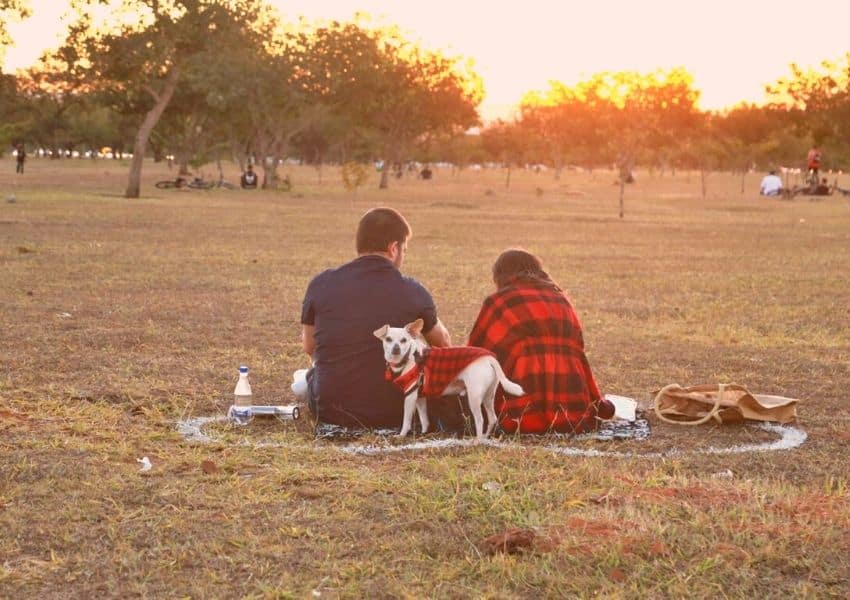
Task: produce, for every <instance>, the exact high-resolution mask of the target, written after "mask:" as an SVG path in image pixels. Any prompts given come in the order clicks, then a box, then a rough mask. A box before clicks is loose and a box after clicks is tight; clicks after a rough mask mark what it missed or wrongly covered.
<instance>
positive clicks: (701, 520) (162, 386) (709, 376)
mask: <svg viewBox="0 0 850 600" xmlns="http://www.w3.org/2000/svg"><path fill="white" fill-rule="evenodd" d="M284 171H285V172H289V173H290V175H291V177H292V179H293V182H294V184H295V185H294V189H293V191H292V192H290V193H273V192H263V191H256V192H243V191H233V192H227V191H220V190H214V191H208V192H204V191H169V190H165V191H161V190H156V189H155V188H154V187H153V185H152V184H153V182H154V181H156V180H157V179H164V178H167V177H171V176H173V175H170V174H169V173H168V172H167V170H166V168H165V167H164V166H162V165H153V164H151V165H147V166H146V172H145V185H144V187H143V192H144V196H143V197H142V198H141V199H139V200H125V199H123V198H122V197H121V192H122V190H123V188H124V185H125V174H126V167H125V166H122V165H121V164H120V163H117V162H112V161H99V162H97V163H92V162H88V161H52V162H51V161H47V160H31V161H29V162H28V163H27V173H26V174H25V175H24V176H23V177H15V176H14V165H13V163H12V162H11V160H9V159H5V160H3V161H0V193H2V196H0V598H24V597H31V598H101V597H121V598H125V597H146V598H148V597H149V598H154V597H156V598H181V597H192V598H225V597H252V598H289V597H293V598H304V597H307V598H310V597H322V598H337V597H344V598H384V597H387V598H389V597H405V598H407V597H409V598H414V597H434V598H467V597H471V598H537V597H575V596H594V595H601V596H604V597H641V598H644V597H650V598H659V597H689V598H690V597H697V598H699V597H706V598H716V597H731V598H740V597H749V598H770V597H775V598H779V597H787V596H789V595H790V596H796V597H819V598H822V597H835V598H846V597H848V596H850V582H848V577H850V566H848V565H850V561H848V556H850V502H848V499H850V491H848V486H849V485H850V466H848V460H847V455H848V453H847V447H848V443H849V442H850V411H848V408H847V402H848V390H850V281H848V274H850V201H848V199H845V198H843V197H830V198H827V199H825V200H823V201H819V202H810V201H808V200H805V199H799V198H798V199H797V200H795V201H793V202H783V201H769V200H764V199H761V198H759V197H758V196H757V193H756V190H757V186H758V179H759V177H758V176H756V175H751V176H750V177H749V180H748V182H747V187H748V189H747V191H746V192H745V193H744V194H741V192H740V177H739V176H735V177H733V176H727V175H720V174H714V175H711V176H710V177H709V179H708V196H707V198H706V199H702V197H701V194H700V182H699V177H698V176H696V175H688V174H684V173H679V174H677V175H676V176H675V177H672V176H670V175H669V174H668V175H667V176H665V177H650V176H649V175H647V174H644V173H640V174H639V181H638V183H637V184H635V185H633V186H630V187H629V188H628V190H627V195H626V216H625V218H624V219H622V220H620V219H619V218H617V191H618V190H617V187H616V186H613V185H611V182H612V175H611V174H610V173H606V172H598V173H595V174H593V175H589V174H586V173H585V174H579V173H567V174H566V175H565V176H564V178H563V179H562V180H561V181H555V180H553V177H552V175H551V173H542V174H537V175H536V174H533V173H521V174H516V173H515V174H514V180H513V185H512V188H511V189H510V190H506V189H505V187H504V185H503V179H504V174H503V173H501V172H471V171H467V172H463V173H461V174H459V175H457V176H452V174H451V173H450V172H448V171H445V170H438V171H437V172H436V176H435V180H434V181H431V182H423V181H416V180H402V181H400V182H395V181H394V182H392V187H391V189H390V190H388V191H383V192H379V191H378V190H376V189H374V187H375V186H376V183H377V179H376V176H375V175H374V174H373V175H372V179H371V180H370V182H369V183H368V184H367V189H361V190H360V192H359V193H357V194H356V195H355V194H350V193H348V192H345V191H344V190H343V189H342V186H341V184H340V179H339V175H338V173H336V172H335V171H334V170H333V169H325V171H324V173H323V174H322V179H321V180H320V179H319V177H318V173H317V172H316V171H314V170H313V169H308V168H298V167H293V168H288V169H284ZM209 174H211V173H209ZM228 175H229V178H230V180H231V181H235V180H236V178H237V177H236V175H237V173H236V172H235V171H234V170H232V169H231V172H229V173H228ZM842 183H844V182H842ZM844 187H848V186H847V184H846V183H844ZM12 196H14V198H15V200H16V201H15V202H8V201H7V199H10V198H11V197H12ZM376 205H390V206H393V207H396V208H398V209H400V210H401V211H402V212H403V213H404V214H405V215H406V216H407V217H408V219H409V220H410V222H411V224H412V226H413V230H414V237H413V240H412V241H411V244H410V251H409V255H408V257H407V261H406V264H405V271H406V272H407V273H408V274H410V275H412V276H414V277H416V278H418V279H419V280H421V281H422V282H424V283H425V284H426V285H427V286H428V287H429V288H430V289H431V291H432V292H433V294H434V297H435V299H436V300H437V304H438V310H439V313H440V316H441V318H442V319H443V321H444V322H445V323H446V325H447V326H448V328H449V329H450V331H451V332H452V334H453V337H454V339H455V341H456V342H462V341H463V340H464V339H465V337H466V335H467V333H468V332H469V329H470V327H471V325H472V322H473V320H474V319H475V316H476V315H477V312H478V308H479V306H480V303H481V300H482V299H483V297H484V296H485V295H486V294H488V293H489V292H490V291H491V286H492V284H491V282H490V277H489V270H490V265H491V264H492V262H493V260H494V259H495V257H496V256H497V255H498V253H499V252H500V251H501V250H503V249H504V248H506V247H509V246H523V247H526V248H528V249H529V250H532V251H534V252H536V253H537V254H539V255H540V256H541V257H542V258H543V259H544V262H545V264H546V266H547V268H548V269H549V271H550V273H551V274H552V275H553V277H554V278H555V279H556V280H557V281H559V282H560V283H561V284H562V285H563V287H565V288H566V289H567V290H568V291H569V294H570V296H571V298H572V300H573V302H574V304H575V306H576V308H577V310H578V312H579V315H580V317H581V319H582V321H583V324H584V328H585V339H586V341H587V348H588V355H589V358H590V362H591V365H592V366H593V367H594V371H595V373H596V375H597V378H598V380H599V383H600V385H601V387H602V388H603V391H604V392H609V393H616V394H622V395H627V396H633V397H635V398H638V399H640V400H641V401H643V402H647V401H648V399H649V397H650V396H649V394H650V392H651V390H653V389H657V388H659V387H660V386H663V385H665V384H667V383H671V382H678V383H681V384H683V385H690V384H696V383H704V382H724V381H725V382H728V381H734V382H737V383H741V384H744V385H746V386H748V387H749V388H750V390H752V391H754V392H760V393H773V394H779V395H785V396H791V397H795V398H800V399H801V400H802V402H801V403H800V405H799V408H798V413H799V419H798V422H797V426H798V427H799V428H801V429H803V430H805V431H806V432H807V433H808V435H809V437H808V440H807V441H806V442H805V443H804V444H803V445H802V446H801V447H799V448H797V449H794V450H790V451H785V452H750V453H743V454H728V455H722V454H721V455H706V454H699V453H694V452H692V451H693V450H694V449H699V448H703V447H706V446H714V447H728V446H734V445H738V444H746V443H752V442H754V441H762V440H764V439H773V438H774V437H775V436H774V435H772V434H767V433H766V432H762V431H758V430H754V429H752V428H750V427H743V426H741V427H739V426H727V427H716V426H709V425H706V426H702V427H696V428H693V427H692V428H686V427H676V426H671V425H666V424H664V423H660V422H658V421H657V420H655V419H651V422H652V427H653V431H652V436H651V438H650V440H648V441H644V442H639V441H620V442H599V441H581V442H579V441H575V442H569V441H566V442H561V444H562V445H565V446H576V447H586V448H593V449H597V450H600V451H610V450H616V451H619V452H622V453H625V454H630V455H631V456H629V457H624V458H614V457H610V456H600V457H592V458H585V457H570V456H564V455H560V454H557V453H554V452H552V451H550V450H547V449H545V448H541V447H535V445H534V444H531V445H530V446H528V447H526V446H523V445H520V444H515V445H509V447H507V448H493V447H469V448H451V449H445V450H434V451H427V452H411V451H405V452H397V453H393V454H382V455H377V456H352V455H348V454H344V453H342V452H340V451H339V449H338V448H337V447H336V446H335V445H334V444H333V443H328V442H321V443H318V442H313V440H312V436H311V432H310V424H309V423H308V422H307V421H306V420H302V421H300V422H297V423H292V422H290V423H286V424H282V423H276V422H275V423H264V422H259V421H256V420H255V422H254V423H253V424H252V425H251V426H249V427H248V428H246V430H242V429H239V430H235V429H233V428H231V427H229V426H224V425H218V426H215V427H214V428H213V430H214V431H216V432H217V433H218V434H219V436H220V439H219V441H217V442H214V443H211V444H199V443H193V442H189V441H186V440H184V439H183V438H182V437H181V435H179V433H178V432H177V431H176V429H175V422H176V421H177V420H178V419H185V418H187V417H192V416H204V415H219V414H222V413H223V412H224V410H225V409H226V408H227V406H229V404H230V400H231V394H232V390H233V386H234V384H235V379H236V367H237V366H238V365H239V364H242V363H245V364H248V365H250V367H251V369H252V370H251V382H252V386H253V388H254V394H255V397H256V398H257V401H258V402H274V403H278V402H290V401H292V397H291V392H290V391H289V383H290V374H291V372H292V371H293V370H294V369H296V368H301V367H305V366H307V360H306V357H304V356H303V355H302V352H301V350H300V342H299V332H300V325H299V316H300V306H301V299H302V295H303V292H304V289H305V287H306V285H307V283H308V281H309V279H310V277H311V276H312V275H313V274H315V273H317V272H318V271H319V270H321V269H324V268H327V267H331V266H336V265H338V264H340V263H342V262H344V261H346V260H348V259H350V258H352V257H353V255H354V242H353V232H354V228H355V225H356V222H357V220H358V218H359V216H360V215H361V214H362V213H363V212H364V211H365V210H366V209H367V208H370V207H372V206H376ZM246 441H247V442H256V443H259V442H268V441H274V442H277V443H279V445H280V447H272V446H266V447H256V446H255V445H251V444H250V443H249V444H244V443H242V442H246ZM675 451H679V452H678V453H674V452H675ZM657 452H671V454H670V455H669V457H666V458H657V455H656V454H653V456H651V457H647V456H645V455H647V454H650V453H657ZM142 456H148V457H149V458H150V460H151V462H152V463H153V469H152V470H151V471H149V472H146V473H140V472H139V464H138V463H137V459H138V458H139V457H142ZM727 470H729V471H731V473H732V476H731V477H728V473H727ZM719 473H725V474H726V475H727V476H721V475H718V474H719ZM511 528H527V529H530V530H531V531H533V532H534V534H535V536H536V537H535V539H534V543H533V544H532V548H531V549H529V550H528V551H526V552H523V553H519V554H503V553H496V554H492V555H491V554H489V553H488V552H487V548H486V546H485V545H484V544H482V542H483V540H485V538H488V536H491V535H494V534H498V533H501V532H504V531H505V530H507V529H511Z"/></svg>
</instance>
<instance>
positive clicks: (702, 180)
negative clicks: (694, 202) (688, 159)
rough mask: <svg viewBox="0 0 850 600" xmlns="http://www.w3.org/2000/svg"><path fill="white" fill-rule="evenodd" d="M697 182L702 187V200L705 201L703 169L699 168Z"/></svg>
mask: <svg viewBox="0 0 850 600" xmlns="http://www.w3.org/2000/svg"><path fill="white" fill-rule="evenodd" d="M699 180H700V185H701V186H702V199H703V200H705V167H700V170H699Z"/></svg>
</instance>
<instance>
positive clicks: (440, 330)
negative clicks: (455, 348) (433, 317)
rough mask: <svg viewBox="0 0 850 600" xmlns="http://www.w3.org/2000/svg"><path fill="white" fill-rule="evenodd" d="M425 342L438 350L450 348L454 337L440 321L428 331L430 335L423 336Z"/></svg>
mask: <svg viewBox="0 0 850 600" xmlns="http://www.w3.org/2000/svg"><path fill="white" fill-rule="evenodd" d="M423 335H424V336H425V340H426V341H427V342H428V343H429V344H431V345H432V346H435V347H437V348H448V347H449V346H451V345H452V337H451V336H450V335H449V330H448V329H446V326H445V325H443V323H442V321H440V319H437V323H436V324H435V325H434V326H433V327H432V328H431V329H429V330H428V333H425V334H423Z"/></svg>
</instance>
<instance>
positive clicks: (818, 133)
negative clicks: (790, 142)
mask: <svg viewBox="0 0 850 600" xmlns="http://www.w3.org/2000/svg"><path fill="white" fill-rule="evenodd" d="M790 69H791V74H790V76H788V77H786V78H782V79H780V80H779V81H777V82H776V83H774V84H772V85H768V86H767V92H768V95H769V97H770V99H771V101H772V103H773V107H774V108H776V109H778V110H784V111H786V112H787V113H788V116H789V118H790V119H791V122H792V123H793V124H794V126H795V129H796V133H797V135H798V136H800V137H806V138H809V139H810V140H811V141H812V142H813V143H815V144H818V145H822V146H828V147H829V148H828V151H827V152H826V153H825V154H826V157H827V160H828V161H829V160H831V159H830V155H832V156H833V157H835V156H843V157H844V158H845V160H846V158H848V157H850V52H848V53H847V54H846V55H845V56H844V57H843V58H841V59H839V60H836V61H823V62H822V63H821V65H820V68H819V69H805V70H804V69H802V68H800V67H799V66H797V65H796V64H792V65H791V66H790ZM832 161H833V164H834V159H832Z"/></svg>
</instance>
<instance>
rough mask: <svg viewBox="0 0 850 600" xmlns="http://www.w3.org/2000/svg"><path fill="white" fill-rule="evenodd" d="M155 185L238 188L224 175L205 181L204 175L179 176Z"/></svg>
mask: <svg viewBox="0 0 850 600" xmlns="http://www.w3.org/2000/svg"><path fill="white" fill-rule="evenodd" d="M154 185H155V186H156V187H157V188H159V189H161V190H168V189H179V188H189V189H193V190H211V189H213V188H223V189H226V190H235V189H236V186H235V185H233V184H232V183H228V182H226V181H225V180H224V178H223V177H221V178H219V180H218V181H205V180H204V179H203V178H202V177H194V178H192V179H186V178H184V177H177V178H176V179H166V180H165V181H157V182H156V183H155V184H154Z"/></svg>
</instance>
